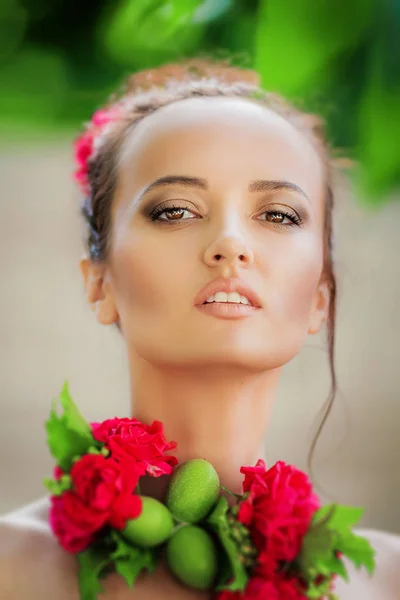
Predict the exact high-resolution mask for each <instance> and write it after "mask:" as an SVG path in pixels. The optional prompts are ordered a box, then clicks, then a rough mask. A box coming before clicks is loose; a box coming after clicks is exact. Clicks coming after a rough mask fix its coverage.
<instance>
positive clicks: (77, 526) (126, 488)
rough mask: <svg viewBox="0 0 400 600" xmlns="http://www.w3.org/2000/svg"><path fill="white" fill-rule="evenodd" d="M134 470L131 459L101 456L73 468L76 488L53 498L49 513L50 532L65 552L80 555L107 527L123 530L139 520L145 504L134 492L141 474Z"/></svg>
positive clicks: (86, 458) (89, 456) (87, 456)
mask: <svg viewBox="0 0 400 600" xmlns="http://www.w3.org/2000/svg"><path fill="white" fill-rule="evenodd" d="M135 467H136V464H135V462H134V461H132V459H129V458H128V457H126V458H125V459H124V458H122V459H121V460H119V461H116V460H114V459H113V458H105V457H104V456H103V455H99V454H85V455H84V456H83V457H82V458H80V459H79V460H78V461H77V462H75V463H74V464H73V466H72V469H71V472H70V475H71V478H72V483H73V488H72V489H71V490H67V491H66V492H64V493H63V494H62V495H61V496H55V497H52V499H51V502H52V506H51V509H50V525H51V528H52V530H53V532H54V534H55V535H56V536H57V538H58V540H59V542H60V544H61V546H62V547H63V548H65V550H67V551H68V552H73V553H75V552H80V551H81V550H83V549H84V548H86V546H88V545H89V544H90V543H91V542H92V540H93V535H94V534H95V533H96V532H97V531H98V530H99V529H101V528H102V527H103V526H104V525H106V524H108V525H111V526H112V527H115V528H116V529H123V528H124V527H125V524H126V521H127V520H128V519H134V518H136V517H138V516H139V514H140V512H141V508H142V503H141V500H140V498H139V496H135V495H134V494H133V492H134V489H135V487H136V485H137V482H138V480H139V476H140V475H141V474H142V473H141V472H140V471H139V470H137V469H136V468H135Z"/></svg>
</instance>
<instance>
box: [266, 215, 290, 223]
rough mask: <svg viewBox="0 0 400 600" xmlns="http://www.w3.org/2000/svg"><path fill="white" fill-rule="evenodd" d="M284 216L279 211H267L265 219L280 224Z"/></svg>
mask: <svg viewBox="0 0 400 600" xmlns="http://www.w3.org/2000/svg"><path fill="white" fill-rule="evenodd" d="M285 218H286V216H285V215H284V214H282V213H280V212H268V213H266V216H265V220H266V221H269V223H277V224H278V225H280V224H281V223H283V222H284V220H285Z"/></svg>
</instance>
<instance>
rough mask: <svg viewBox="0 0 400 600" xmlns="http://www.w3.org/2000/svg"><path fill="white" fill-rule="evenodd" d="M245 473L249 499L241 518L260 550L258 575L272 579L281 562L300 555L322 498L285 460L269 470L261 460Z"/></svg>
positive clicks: (303, 474)
mask: <svg viewBox="0 0 400 600" xmlns="http://www.w3.org/2000/svg"><path fill="white" fill-rule="evenodd" d="M241 472H242V473H243V474H244V475H245V478H244V481H243V491H244V492H247V493H248V497H247V499H246V500H244V501H243V502H242V503H241V504H240V509H239V515H238V519H239V521H241V522H242V523H243V524H244V525H246V526H247V527H249V529H250V532H251V536H252V538H253V541H254V543H255V545H256V546H257V548H258V551H259V557H258V562H259V567H258V572H260V573H263V574H264V576H265V577H267V578H270V577H271V574H272V573H273V572H274V570H275V568H276V565H277V563H278V562H279V561H288V562H291V561H293V560H294V559H295V558H296V556H297V555H298V553H299V551H300V548H301V544H302V540H303V537H304V535H305V534H306V532H307V530H308V528H309V525H310V521H311V519H312V517H313V515H314V513H315V511H316V510H317V509H318V508H319V505H320V503H319V499H318V497H317V496H316V495H315V494H314V493H313V490H312V486H311V482H310V481H309V479H308V477H307V475H306V474H305V473H303V472H302V471H299V470H298V469H296V468H295V467H293V466H291V465H287V464H285V463H284V462H283V461H278V462H277V463H276V464H275V465H274V466H273V467H272V468H270V469H268V470H267V469H266V466H265V463H264V461H262V460H259V461H258V462H257V465H256V466H255V467H242V468H241Z"/></svg>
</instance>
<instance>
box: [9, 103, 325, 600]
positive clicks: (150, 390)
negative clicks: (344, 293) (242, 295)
mask: <svg viewBox="0 0 400 600" xmlns="http://www.w3.org/2000/svg"><path fill="white" fill-rule="evenodd" d="M171 177H175V178H176V177H179V178H182V177H183V178H186V179H185V180H184V183H182V182H180V183H177V182H176V181H175V182H171ZM160 178H169V179H168V181H170V183H168V184H166V183H165V180H164V185H155V182H157V181H158V183H160V182H159V180H160ZM323 188H324V171H323V165H322V162H321V159H320V157H319V156H318V154H317V152H316V151H315V149H314V148H313V146H312V145H311V143H310V142H309V141H308V140H307V139H306V138H305V136H304V135H303V134H301V133H300V132H298V131H297V130H296V129H294V127H293V126H292V125H290V124H289V123H288V122H286V121H285V120H284V119H283V118H281V117H279V116H277V115H276V114H274V113H272V112H271V111H269V110H268V109H266V108H264V107H261V106H259V105H258V104H256V103H255V102H252V101H248V100H242V99H234V98H206V99H202V98H195V99H190V100H182V101H179V102H176V103H175V104H172V105H170V106H167V107H164V108H162V109H160V110H159V111H156V112H155V113H154V114H152V115H150V116H148V117H146V118H145V119H144V120H143V121H141V122H140V123H139V124H138V125H137V126H136V127H135V128H133V130H132V132H131V134H130V135H129V137H128V139H127V141H126V143H125V144H124V146H123V147H122V148H121V154H120V158H119V176H118V186H117V190H116V194H115V198H114V203H113V207H112V217H113V223H112V238H111V249H110V254H109V257H108V259H107V261H106V262H105V263H104V264H101V265H99V264H94V263H92V262H91V260H90V259H89V258H87V257H85V258H83V259H82V261H81V271H82V274H83V278H84V282H85V285H86V289H87V297H88V302H89V304H90V306H91V308H92V309H93V311H94V313H95V315H96V318H97V320H98V322H99V323H101V324H104V325H113V324H115V323H119V324H120V327H121V332H122V336H123V340H124V342H125V344H126V348H127V354H128V360H129V370H130V380H131V398H132V414H133V415H134V416H136V417H137V418H139V419H142V420H144V421H152V420H153V419H155V418H156V419H159V420H161V421H163V422H164V424H165V431H166V436H167V438H168V439H174V440H176V441H177V442H178V451H177V455H178V457H179V459H180V460H181V461H184V460H187V459H189V458H196V457H199V458H205V459H207V460H209V461H210V462H211V463H212V464H213V465H214V467H215V468H216V470H217V472H218V474H219V476H220V479H221V483H222V484H224V485H226V486H228V487H229V488H231V489H233V490H236V491H239V490H240V485H241V479H242V477H241V475H240V473H239V468H240V466H241V465H245V464H247V465H248V464H254V463H255V461H256V460H257V458H259V457H261V456H262V455H263V448H262V447H263V440H264V438H265V433H266V427H267V423H268V419H269V414H270V410H271V406H272V404H273V401H274V398H275V395H276V391H277V386H278V381H279V377H280V374H281V371H282V368H283V367H284V365H285V364H287V363H288V362H289V361H290V360H291V359H292V358H293V357H294V356H296V355H297V354H298V352H299V351H300V349H301V348H302V346H303V345H304V343H305V340H306V338H307V335H308V334H314V333H317V332H318V331H319V330H320V328H321V326H322V324H323V322H324V321H325V320H326V316H327V311H328V305H329V294H328V286H327V284H326V282H325V279H324V273H323V268H322V266H323V219H324V200H323ZM161 208H162V209H163V210H164V212H160V211H161ZM155 209H156V210H158V216H157V220H152V219H151V214H153V217H154V216H155V215H154V212H153V211H154V210H155ZM168 209H169V210H168ZM172 209H174V210H175V212H173V211H172ZM217 277H223V278H239V279H240V280H242V281H244V282H245V283H246V284H247V285H249V286H251V288H252V289H253V290H254V291H255V292H256V294H257V295H258V297H259V298H260V300H261V306H260V308H259V309H258V310H257V311H254V313H252V314H251V315H250V316H248V317H246V318H242V319H222V318H218V317H216V316H212V315H209V314H205V313H204V312H202V311H201V310H199V309H198V308H197V307H196V306H194V298H195V297H196V295H197V294H198V293H199V291H200V290H201V288H202V287H203V286H204V285H206V284H207V283H209V282H210V281H212V280H214V279H215V278H217ZM293 401H296V399H295V398H294V399H293ZM151 483H152V484H153V487H152V488H151V495H154V496H156V497H157V496H160V495H161V494H162V490H161V486H162V485H163V484H162V482H161V481H160V482H159V485H160V489H157V485H158V480H157V481H155V480H153V481H152V482H151ZM155 483H156V484H157V485H156V487H154V484H155ZM164 484H165V482H164ZM149 489H150V487H149ZM144 493H148V490H146V489H145V490H144ZM0 539H1V541H0V551H1V554H2V558H1V560H0V564H1V566H0V591H1V590H3V592H2V594H1V597H2V598H3V597H4V598H7V599H10V600H14V599H17V598H18V600H24V599H25V598H26V599H28V598H29V600H36V599H38V600H39V599H42V598H44V597H46V596H47V597H52V598H53V597H54V598H55V597H57V598H58V599H59V600H63V599H64V597H65V598H66V599H67V598H68V600H71V599H73V598H77V597H78V596H77V589H76V570H75V562H74V559H73V558H71V557H69V556H68V555H66V554H65V553H64V552H62V551H61V550H60V549H59V548H58V546H57V544H56V542H55V540H54V539H53V538H52V536H51V534H50V532H49V530H48V527H47V524H46V503H44V504H43V503H42V504H38V505H35V506H34V507H32V508H30V509H27V510H25V511H22V512H20V513H18V514H17V515H14V516H12V517H9V518H8V519H5V520H4V521H3V525H2V530H1V536H0ZM22 574H23V575H22ZM103 597H104V600H117V599H118V600H123V599H125V598H132V597H134V598H137V599H138V600H147V599H149V600H151V599H153V598H154V599H155V598H174V599H177V600H179V599H180V598H182V600H184V599H187V600H190V599H191V598H193V599H195V598H199V599H200V598H208V594H206V593H197V592H191V591H189V590H186V589H185V588H183V587H180V586H179V585H177V584H175V582H174V581H173V579H172V578H171V576H170V575H169V574H168V573H166V572H165V570H164V569H163V567H161V568H160V569H159V570H158V572H157V573H156V574H155V575H152V576H151V577H148V578H146V577H145V578H142V579H141V580H140V583H139V585H138V586H137V587H136V588H135V590H134V592H133V593H132V592H129V591H128V590H127V589H126V587H125V584H124V583H121V582H120V581H119V579H117V578H113V577H110V578H109V580H107V584H106V593H105V595H104V596H102V598H103Z"/></svg>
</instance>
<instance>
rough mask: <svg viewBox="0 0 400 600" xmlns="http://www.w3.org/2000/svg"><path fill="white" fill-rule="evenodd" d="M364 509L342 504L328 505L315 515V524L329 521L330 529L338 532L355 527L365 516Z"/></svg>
mask: <svg viewBox="0 0 400 600" xmlns="http://www.w3.org/2000/svg"><path fill="white" fill-rule="evenodd" d="M363 512H364V509H363V508H356V507H354V506H344V505H342V504H328V505H327V506H323V507H322V508H320V509H319V510H318V511H317V512H316V513H315V515H314V518H313V523H315V522H319V521H321V520H323V519H327V522H328V524H329V528H330V529H335V530H337V531H344V530H347V529H348V528H349V527H353V526H354V525H356V524H357V523H358V521H359V520H360V519H361V517H362V516H363Z"/></svg>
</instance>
